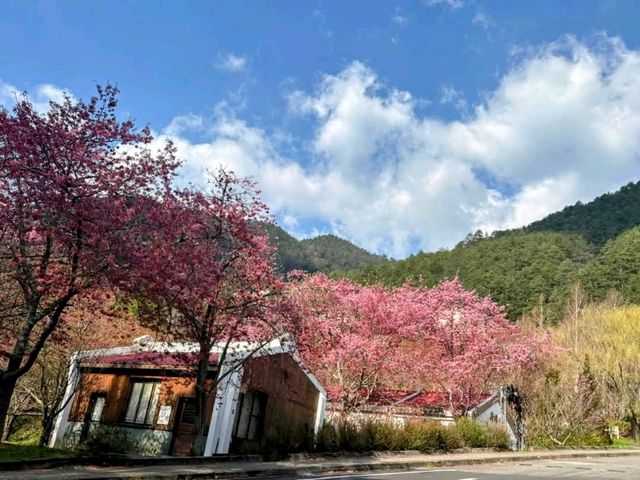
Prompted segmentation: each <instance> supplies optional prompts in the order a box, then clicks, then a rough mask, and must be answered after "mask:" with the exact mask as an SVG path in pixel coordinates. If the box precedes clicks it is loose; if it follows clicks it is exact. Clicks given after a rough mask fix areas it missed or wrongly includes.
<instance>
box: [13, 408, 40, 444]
mask: <svg viewBox="0 0 640 480" xmlns="http://www.w3.org/2000/svg"><path fill="white" fill-rule="evenodd" d="M41 433H42V423H41V421H40V417H36V416H27V415H24V416H19V417H17V418H16V419H15V420H14V422H13V428H12V429H11V435H10V436H9V439H8V440H9V441H10V442H12V443H19V444H20V445H38V442H39V441H40V435H41Z"/></svg>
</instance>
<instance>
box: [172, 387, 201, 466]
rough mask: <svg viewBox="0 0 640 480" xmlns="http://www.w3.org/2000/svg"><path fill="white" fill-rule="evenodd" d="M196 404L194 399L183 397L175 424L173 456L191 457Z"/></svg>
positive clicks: (179, 403) (179, 402) (179, 401)
mask: <svg viewBox="0 0 640 480" xmlns="http://www.w3.org/2000/svg"><path fill="white" fill-rule="evenodd" d="M195 419H196V402H195V399H194V398H190V397H181V398H180V400H178V410H177V411H176V417H175V420H174V424H173V448H172V451H171V454H172V455H189V453H190V450H191V442H192V441H193V436H194V434H195Z"/></svg>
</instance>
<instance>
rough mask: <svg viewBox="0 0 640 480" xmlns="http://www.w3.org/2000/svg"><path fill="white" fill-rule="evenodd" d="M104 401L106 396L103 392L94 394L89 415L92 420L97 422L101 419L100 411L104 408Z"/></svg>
mask: <svg viewBox="0 0 640 480" xmlns="http://www.w3.org/2000/svg"><path fill="white" fill-rule="evenodd" d="M106 401H107V396H106V395H105V394H104V393H98V394H97V395H95V396H94V398H93V402H92V403H93V405H92V408H91V416H90V420H91V421H92V422H99V421H100V420H101V419H102V411H103V410H104V404H105V403H106Z"/></svg>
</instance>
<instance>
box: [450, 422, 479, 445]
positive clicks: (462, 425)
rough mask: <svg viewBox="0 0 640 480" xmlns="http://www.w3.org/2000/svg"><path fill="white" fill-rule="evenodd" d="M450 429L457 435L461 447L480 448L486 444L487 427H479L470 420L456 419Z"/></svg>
mask: <svg viewBox="0 0 640 480" xmlns="http://www.w3.org/2000/svg"><path fill="white" fill-rule="evenodd" d="M451 428H452V429H453V430H455V431H456V433H457V434H458V436H459V438H460V443H461V444H462V446H463V447H468V448H481V447H484V446H485V445H486V444H487V438H486V432H487V426H486V425H480V424H479V423H478V422H476V421H475V420H473V419H472V418H469V417H461V418H458V419H457V420H456V423H455V425H453V426H452V427H451Z"/></svg>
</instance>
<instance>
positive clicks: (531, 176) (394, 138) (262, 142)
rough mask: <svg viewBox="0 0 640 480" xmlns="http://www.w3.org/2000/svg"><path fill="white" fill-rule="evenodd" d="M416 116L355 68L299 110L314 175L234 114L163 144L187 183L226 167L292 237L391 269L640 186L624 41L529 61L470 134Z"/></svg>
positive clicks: (639, 103) (299, 99)
mask: <svg viewBox="0 0 640 480" xmlns="http://www.w3.org/2000/svg"><path fill="white" fill-rule="evenodd" d="M459 98H460V96H459V94H458V92H456V91H455V90H449V91H447V90H445V91H443V98H442V99H441V100H442V101H452V102H455V101H458V100H459ZM418 102H419V101H418V100H416V99H415V98H414V97H412V95H411V94H410V93H409V92H406V91H402V90H399V89H395V88H390V87H388V86H386V85H384V84H382V83H381V82H380V80H379V79H378V77H377V75H376V73H375V72H373V71H372V70H371V69H370V68H368V67H366V66H365V65H363V64H362V63H359V62H353V63H352V64H350V65H349V66H347V67H346V68H345V69H344V70H342V71H341V72H339V73H337V74H335V75H326V76H325V77H324V78H323V79H322V80H321V81H320V82H319V84H318V85H317V86H316V88H315V89H313V90H312V91H298V92H295V93H294V94H292V95H291V96H290V98H289V107H290V111H291V112H292V113H293V114H296V115H311V116H312V117H313V118H315V127H314V130H313V137H312V139H311V140H310V143H309V145H308V148H309V150H310V155H311V159H310V161H308V162H305V163H304V164H302V163H299V162H298V161H295V160H293V159H290V158H286V157H285V156H284V155H282V154H281V153H280V150H279V147H278V144H277V142H276V141H275V139H274V137H272V136H270V135H269V134H268V133H267V132H266V131H264V130H262V129H259V128H256V127H253V126H251V125H249V124H247V123H246V122H245V121H243V120H241V119H238V118H236V117H235V116H234V115H233V114H232V113H229V112H228V111H227V112H219V113H218V115H217V116H216V117H215V118H214V119H208V120H206V122H208V124H209V127H208V128H209V130H208V131H209V132H210V133H209V134H210V141H207V142H204V143H200V144H196V143H191V142H188V141H187V140H185V139H184V138H183V137H182V136H180V135H179V134H178V135H176V131H175V128H176V125H181V126H182V127H181V128H183V127H184V126H185V125H187V124H189V125H188V126H189V128H191V127H193V128H201V127H202V125H200V123H199V122H198V121H196V122H192V123H193V125H191V124H190V123H189V122H185V121H184V120H177V121H176V122H173V123H172V126H170V127H169V128H168V129H167V131H166V132H165V133H166V134H167V135H172V136H175V138H176V139H177V146H178V149H179V153H180V155H182V156H183V157H184V158H185V159H186V160H187V166H186V167H185V168H186V169H185V175H188V176H190V178H193V179H197V178H199V176H201V169H202V168H204V167H211V166H215V165H226V166H228V167H231V168H233V169H234V170H235V171H237V172H238V173H239V174H242V175H252V176H254V177H255V178H256V179H257V181H258V182H259V184H260V188H261V190H262V192H263V195H264V199H265V200H266V201H267V203H268V204H269V205H270V206H271V208H272V211H273V212H274V213H275V214H276V215H277V216H278V217H279V218H281V219H283V220H284V221H285V222H286V223H287V225H289V226H291V227H293V226H294V225H296V226H297V227H296V228H300V225H303V224H307V225H308V224H309V223H310V221H311V220H313V221H316V222H320V223H321V224H322V225H328V226H329V228H330V229H331V230H332V231H333V232H334V233H337V234H340V235H343V236H345V237H347V238H349V239H351V240H353V241H355V242H357V243H358V244H360V245H362V246H364V247H365V248H369V249H373V250H376V251H380V252H385V253H388V254H390V255H393V256H403V255H406V254H407V253H410V252H411V251H415V249H416V248H422V249H426V250H432V249H436V248H439V247H442V246H451V245H453V244H455V243H456V242H457V241H459V240H460V239H461V238H462V237H463V236H464V235H465V234H466V233H467V232H469V231H473V230H475V229H477V228H483V229H489V230H490V229H495V228H507V227H517V226H520V225H523V224H526V223H529V222H531V221H533V220H536V219H538V218H541V217H542V216H544V215H546V214H548V213H550V212H552V211H555V210H557V209H559V208H562V207H563V206H564V205H567V204H570V203H573V202H575V201H577V200H582V201H587V200H590V199H591V198H593V197H595V196H596V195H598V194H601V193H603V192H605V191H608V190H613V189H616V188H618V187H619V186H621V185H622V184H624V183H626V182H628V181H631V180H635V179H638V177H639V174H640V52H639V51H635V50H630V49H628V48H626V46H625V45H624V44H623V43H622V42H621V41H620V40H618V39H615V38H607V37H604V38H602V39H601V41H600V42H599V43H598V44H597V45H591V46H587V45H586V44H584V43H581V42H578V41H576V40H575V39H572V38H564V39H562V40H561V41H558V42H556V43H553V44H550V45H546V46H543V47H542V48H539V49H536V50H530V51H528V52H527V53H526V54H525V55H523V56H522V57H521V58H520V60H518V61H517V62H516V63H515V65H514V66H513V68H512V69H511V70H510V71H509V72H508V73H506V74H505V75H504V76H503V77H502V78H501V79H500V81H499V84H498V85H497V87H496V88H495V90H494V91H492V92H491V93H490V94H488V95H487V96H486V97H485V98H484V99H483V100H482V101H481V102H480V103H479V104H477V105H475V106H473V107H469V109H468V113H467V114H466V115H465V117H464V119H462V120H455V121H444V120H441V119H439V118H437V117H435V116H429V115H421V114H418V113H417V109H416V106H417V104H418ZM496 185H503V186H504V185H506V186H508V188H503V187H496ZM513 191H515V193H509V194H508V193H507V192H513ZM323 228H324V227H323ZM302 233H304V232H302Z"/></svg>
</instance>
